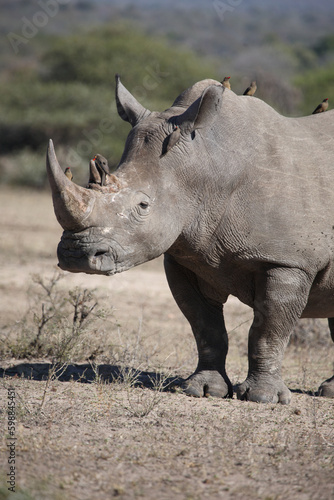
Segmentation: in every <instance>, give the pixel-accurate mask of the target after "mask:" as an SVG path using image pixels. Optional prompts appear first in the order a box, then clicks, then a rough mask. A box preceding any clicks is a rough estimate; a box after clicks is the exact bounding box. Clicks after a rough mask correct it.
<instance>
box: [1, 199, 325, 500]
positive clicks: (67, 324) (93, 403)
mask: <svg viewBox="0 0 334 500" xmlns="http://www.w3.org/2000/svg"><path fill="white" fill-rule="evenodd" d="M36 196H37V195H36V194H34V193H33V194H32V193H25V192H20V193H19V195H15V193H14V194H13V198H11V197H10V196H9V194H8V192H6V193H3V192H0V224H1V230H2V234H3V235H4V240H3V242H1V244H0V245H1V246H0V255H1V258H2V259H4V260H3V262H7V265H6V266H4V267H3V269H2V274H1V276H0V292H1V299H2V300H1V323H2V330H1V335H2V337H1V338H2V341H3V343H2V347H1V349H2V362H1V365H2V367H3V368H5V369H6V372H5V373H7V374H8V375H7V376H6V374H5V375H4V376H3V377H2V378H1V379H0V426H1V427H0V428H1V429H4V430H5V432H2V433H1V438H0V455H1V457H2V458H3V460H2V462H1V463H2V464H4V465H3V466H2V467H1V471H0V473H1V478H0V481H2V483H1V482H0V484H2V485H3V486H2V487H1V488H0V500H5V499H6V500H7V499H8V500H9V499H10V496H9V493H10V492H8V490H7V488H6V484H5V481H6V473H7V472H8V470H7V465H8V464H7V455H8V448H7V446H6V445H7V442H8V440H7V435H6V428H7V407H6V399H7V390H8V388H9V387H12V388H13V389H14V390H15V395H16V399H15V401H16V424H17V425H16V436H17V472H18V476H17V478H18V480H17V492H20V495H21V496H19V497H17V498H22V499H26V500H28V499H30V498H33V499H37V500H40V499H43V500H44V499H45V500H58V499H59V500H60V499H63V498H66V499H69V500H72V499H73V500H74V499H80V500H82V499H87V500H88V499H95V498H96V499H97V498H101V496H104V497H106V498H113V497H119V498H124V499H129V500H130V499H135V498H136V499H137V498H147V499H149V500H155V499H156V498H161V499H163V500H169V499H170V498H174V499H175V500H179V499H188V500H190V499H195V500H197V499H198V500H202V499H205V498H208V499H210V500H211V499H214V500H215V499H217V500H218V499H224V500H225V499H237V500H238V499H240V500H241V499H242V500H244V499H245V498H247V499H250V500H252V499H256V500H257V499H259V500H260V499H261V500H265V499H266V500H269V499H276V500H280V499H284V500H286V499H287V500H290V499H291V500H292V499H293V500H294V499H298V500H299V499H300V500H311V499H313V498H317V499H319V500H328V499H329V498H332V497H333V495H334V479H333V478H334V475H333V469H334V402H333V401H331V400H326V399H321V398H317V397H314V396H313V395H312V394H314V393H315V391H316V389H317V387H318V385H319V383H320V382H321V381H322V380H324V379H325V378H328V377H329V376H330V375H331V368H332V364H333V351H334V349H333V346H332V344H331V342H330V338H329V334H328V331H327V326H326V324H325V323H323V322H320V323H319V322H316V323H312V322H311V323H308V325H309V326H306V325H304V326H303V327H301V328H304V329H305V328H306V329H308V330H310V331H312V332H313V331H314V333H313V334H312V335H313V338H311V339H310V340H308V342H307V343H304V342H303V340H301V341H293V342H292V343H291V344H290V346H289V347H288V349H287V352H286V357H285V361H284V371H283V375H284V379H285V380H286V382H287V384H288V386H289V387H290V388H291V389H292V390H293V391H294V392H293V398H292V403H291V405H290V406H287V407H286V406H281V405H259V404H255V403H245V402H240V401H237V400H236V399H233V400H217V399H213V398H205V399H195V398H188V397H185V396H184V395H183V394H180V393H179V392H178V391H176V392H171V391H168V390H166V386H168V384H169V383H170V381H171V379H173V378H174V377H184V376H187V375H188V374H189V373H191V372H192V371H193V369H194V368H195V366H196V361H197V359H196V347H195V343H194V340H193V338H192V334H191V332H190V329H189V327H188V325H187V323H186V321H185V320H184V318H182V316H181V315H180V313H179V311H178V309H177V307H176V305H175V304H174V302H173V299H172V297H171V295H170V292H169V290H168V287H167V284H166V281H165V278H164V276H163V274H162V269H161V262H160V263H159V262H152V263H150V264H147V265H144V266H141V267H140V268H138V269H134V270H132V271H129V272H127V273H124V274H123V275H119V276H115V277H113V278H105V277H97V276H85V275H72V274H67V273H66V274H65V277H64V279H57V278H55V276H54V270H53V269H54V264H55V261H56V259H55V255H54V249H55V247H56V245H57V241H58V238H59V232H58V233H57V231H58V226H57V223H56V221H55V220H54V218H53V214H52V208H51V205H50V204H49V201H50V200H49V198H48V197H46V196H44V195H39V196H38V203H36V199H35V197H36ZM18 199H19V200H20V207H22V206H23V207H24V209H23V211H22V212H21V211H19V212H18V210H17V207H18V203H17V200H18ZM41 207H42V208H41ZM41 210H42V212H43V213H44V214H45V215H44V219H43V220H41V218H40V215H39V214H40V211H41ZM29 211H30V215H29V218H27V213H28V212H29ZM8 220H10V221H11V224H8ZM29 224H32V226H33V227H34V231H33V230H32V229H31V231H29V227H32V226H29ZM23 228H24V229H23ZM45 235H47V237H46V238H45ZM19 239H20V241H19ZM18 241H19V245H20V251H19V249H18V248H17V244H18ZM41 241H42V242H43V243H41ZM36 273H38V275H39V278H38V279H37V280H36V279H35V282H34V283H33V284H32V285H31V275H32V274H36ZM52 283H54V285H52V286H51V285H50V284H52ZM50 286H51V291H50ZM27 290H29V295H28V296H27ZM37 290H38V291H39V292H38V294H39V295H38V294H37ZM43 290H44V291H43ZM40 292H41V293H42V296H41V294H40ZM51 296H52V297H56V298H53V299H52V300H51ZM41 297H43V298H41ZM47 297H49V299H48V300H47ZM28 298H29V300H28ZM42 304H44V306H43V305H42ZM51 304H53V305H52V307H51ZM95 304H96V305H95ZM81 306H84V307H82V308H81V309H80V307H81ZM27 308H29V311H28V314H27ZM56 310H57V311H58V313H57V314H55V311H56ZM87 311H90V313H89V314H88V316H86V317H85V314H86V312H87ZM99 311H103V313H101V314H99V313H98V312H99ZM75 316H76V319H75V320H74V318H75ZM50 317H51V319H48V320H47V318H50ZM251 317H252V314H251V311H250V310H249V309H248V308H246V307H244V306H242V305H241V304H239V303H238V302H237V301H236V300H235V299H232V300H230V301H229V303H228V304H227V307H226V322H227V327H228V330H229V332H230V351H229V356H228V363H227V365H228V373H229V374H230V377H231V379H232V382H233V383H237V382H240V381H242V380H243V378H244V377H245V375H246V372H247V330H248V328H249V325H250V322H251ZM80 318H81V319H82V321H81V319H80ZM23 320H24V321H23ZM46 320H47V321H46ZM86 320H87V322H86ZM22 321H23V322H22ZM80 322H81V325H80ZM13 325H14V326H13ZM52 325H53V326H52ZM78 325H80V328H79V330H77V329H76V327H77V326H78ZM23 326H24V328H23ZM302 331H303V330H300V331H299V332H298V335H299V336H301V338H302V339H303V338H304V336H303V334H302ZM306 333H307V332H306ZM66 339H67V340H66ZM15 349H16V350H17V351H15ZM13 354H15V355H16V356H18V357H20V356H29V357H31V356H36V355H37V354H38V355H39V356H43V358H40V357H38V358H36V357H33V358H30V359H27V358H24V359H23V358H22V359H13V358H12V357H11V358H9V357H8V356H13ZM5 357H6V358H7V359H4V358H5ZM88 358H89V359H88ZM52 361H53V364H52ZM57 363H58V364H57ZM55 366H57V367H58V369H59V368H61V367H62V369H65V368H66V370H65V372H64V373H63V374H62V375H61V373H60V372H59V371H52V370H53V369H54V367H55ZM50 368H51V371H50ZM15 372H16V375H15ZM9 374H10V376H9ZM14 498H16V497H12V500H14Z"/></svg>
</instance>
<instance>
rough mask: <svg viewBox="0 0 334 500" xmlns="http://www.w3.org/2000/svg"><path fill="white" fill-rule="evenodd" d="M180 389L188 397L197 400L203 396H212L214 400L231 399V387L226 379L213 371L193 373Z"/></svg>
mask: <svg viewBox="0 0 334 500" xmlns="http://www.w3.org/2000/svg"><path fill="white" fill-rule="evenodd" d="M182 389H183V391H184V392H185V393H186V394H187V395H188V396H194V397H197V398H201V397H203V396H205V397H209V396H213V397H215V398H232V397H233V387H232V384H231V382H230V381H229V379H228V377H227V376H226V375H225V376H223V375H221V373H219V372H218V371H213V370H201V371H198V372H195V373H194V374H193V375H191V376H190V377H189V378H187V380H185V382H184V383H183V384H182Z"/></svg>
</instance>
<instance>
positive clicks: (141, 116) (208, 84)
mask: <svg viewBox="0 0 334 500" xmlns="http://www.w3.org/2000/svg"><path fill="white" fill-rule="evenodd" d="M222 92H223V87H222V86H219V85H218V82H215V81H213V80H205V81H203V82H199V83H197V84H195V85H194V86H193V87H192V88H191V89H188V91H185V92H184V93H183V94H181V96H179V97H178V98H177V99H176V101H175V102H174V104H173V106H172V107H171V108H170V109H169V110H167V111H165V112H162V113H157V112H150V111H149V110H147V109H145V108H144V107H143V106H142V105H141V104H140V103H139V102H138V101H137V100H136V99H135V98H134V97H133V96H132V95H131V94H130V92H128V91H127V90H126V88H125V87H124V86H123V85H122V83H121V82H120V78H119V77H118V76H116V104H117V110H118V113H119V115H120V117H121V118H122V119H123V120H126V121H128V122H129V123H130V124H131V125H132V130H131V131H130V133H129V135H128V138H127V141H126V144H125V149H124V152H123V155H122V158H121V161H120V163H119V165H118V167H117V169H116V171H115V173H114V174H106V177H105V180H104V182H103V183H101V178H100V176H99V173H98V170H97V168H96V165H95V162H94V160H91V162H90V181H89V184H88V186H87V187H86V188H84V187H81V186H78V185H76V184H75V183H73V182H72V181H71V180H69V179H68V178H67V177H66V176H65V174H64V172H63V169H62V168H61V167H60V165H59V163H58V161H57V158H56V154H55V151H54V148H53V144H52V141H50V144H49V148H48V153H47V171H48V176H49V182H50V186H51V190H52V197H53V204H54V210H55V214H56V216H57V219H58V222H59V223H60V225H61V226H62V228H63V229H64V233H63V236H62V238H61V241H60V243H59V245H58V259H59V266H60V267H61V268H62V269H65V270H68V271H72V272H85V273H90V274H105V275H113V274H115V273H118V272H122V271H125V270H127V269H129V268H131V267H133V266H136V265H139V264H141V263H143V262H146V261H149V260H151V259H154V258H156V257H158V256H160V255H161V254H162V253H164V252H166V251H167V250H168V249H169V248H170V247H171V246H172V245H173V244H174V243H175V242H176V241H177V239H178V238H179V237H180V235H181V234H182V232H183V230H184V228H185V227H186V226H187V225H189V224H190V223H191V221H192V219H193V212H194V211H195V210H196V193H195V192H194V190H193V189H191V183H192V182H191V181H189V175H185V163H187V164H188V165H189V163H191V161H192V160H193V159H194V158H195V157H197V155H196V152H195V150H194V147H193V142H195V141H194V139H195V136H196V131H198V130H199V129H201V128H202V127H204V126H206V125H207V124H208V123H210V120H212V115H213V114H214V113H215V112H217V108H218V107H219V105H220V102H221V97H222ZM185 158H187V162H185ZM196 159H197V160H198V158H196ZM187 168H188V169H189V166H188V167H187Z"/></svg>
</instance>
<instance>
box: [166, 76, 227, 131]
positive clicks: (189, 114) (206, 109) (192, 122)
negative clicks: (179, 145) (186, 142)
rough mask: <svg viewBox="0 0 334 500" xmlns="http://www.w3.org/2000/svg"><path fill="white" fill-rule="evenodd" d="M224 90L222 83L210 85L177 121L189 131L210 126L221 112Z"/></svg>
mask: <svg viewBox="0 0 334 500" xmlns="http://www.w3.org/2000/svg"><path fill="white" fill-rule="evenodd" d="M223 92H224V87H223V86H222V85H210V86H209V87H207V88H206V89H205V90H204V91H203V93H202V95H201V97H199V98H198V99H197V100H196V101H195V102H193V103H192V104H191V105H190V106H189V108H188V109H187V110H186V111H185V112H184V113H182V115H180V116H178V117H177V120H176V123H177V124H178V125H179V126H180V128H181V129H183V130H185V131H187V132H189V133H190V132H192V131H193V130H196V129H200V128H204V127H207V126H210V125H211V124H212V123H213V122H214V121H215V119H216V117H217V116H218V114H219V111H220V108H221V105H222V98H223Z"/></svg>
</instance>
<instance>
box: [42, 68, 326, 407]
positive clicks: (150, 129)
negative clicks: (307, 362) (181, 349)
mask: <svg viewBox="0 0 334 500" xmlns="http://www.w3.org/2000/svg"><path fill="white" fill-rule="evenodd" d="M116 102H117V109H118V112H119V114H120V116H121V118H123V119H124V120H127V121H128V122H130V124H131V125H132V130H131V131H130V133H129V136H128V138H127V141H126V144H125V149H124V153H123V156H122V158H121V161H120V163H119V165H118V168H117V170H116V171H115V174H109V173H107V174H105V175H104V182H101V178H102V177H101V175H100V174H99V170H98V168H97V165H96V163H95V161H91V164H90V167H91V173H90V183H89V185H88V187H87V188H83V187H79V186H77V185H75V184H74V183H72V182H71V181H70V180H69V179H68V178H67V177H66V176H65V175H64V173H63V171H62V169H61V168H60V166H59V164H58V162H57V159H56V156H55V153H54V149H53V145H52V142H50V146H49V150H48V161H47V165H48V174H49V179H50V184H51V188H52V195H53V202H54V208H55V213H56V216H57V218H58V221H59V223H60V224H61V226H62V227H63V229H64V230H65V231H64V234H63V236H62V239H61V242H60V243H59V247H58V258H59V265H60V267H61V268H62V269H66V270H69V271H72V272H85V273H100V274H107V275H113V274H115V273H119V272H121V271H125V270H127V269H129V268H131V267H133V266H136V265H138V264H141V263H143V262H146V261H148V260H150V259H154V258H155V257H158V256H159V255H161V254H165V270H166V274H167V279H168V283H169V285H170V288H171V291H172V293H173V296H174V298H175V300H176V302H177V304H178V305H179V307H180V309H181V311H182V312H183V314H184V315H185V316H186V318H187V319H188V321H189V323H190V325H191V327H192V330H193V333H194V336H195V339H196V342H197V347H198V356H199V361H198V366H197V369H196V371H195V373H194V374H193V375H191V376H190V377H189V378H188V379H187V381H186V382H185V384H184V390H185V392H186V393H187V394H190V395H195V396H202V395H206V394H210V395H212V396H218V397H226V396H231V395H232V392H233V391H232V385H231V382H230V380H229V378H228V377H227V375H226V371H225V358H226V355H227V350H228V339H227V334H226V329H225V326H224V319H223V314H222V308H223V306H222V305H223V304H224V303H225V302H226V299H227V297H228V296H229V295H230V294H232V295H234V296H236V297H238V298H239V299H240V300H241V301H242V302H244V303H245V304H247V305H249V306H250V307H252V308H253V310H254V321H253V324H252V326H251V328H250V332H249V371H248V376H247V378H246V380H245V381H244V382H243V383H242V384H240V385H239V386H238V388H237V394H238V397H239V398H240V399H246V400H251V401H259V402H270V403H272V402H280V403H288V402H289V401H290V391H289V390H288V388H287V387H286V385H285V384H284V382H283V381H282V378H281V363H282V358H283V353H284V349H285V347H286V345H287V343H288V340H289V336H290V333H291V330H292V329H293V327H294V325H295V324H296V322H297V320H298V318H300V317H312V318H313V317H325V318H329V327H330V330H331V334H332V338H333V340H334V194H333V191H334V111H328V112H326V113H322V114H320V115H313V116H307V117H303V118H286V117H284V116H281V115H280V114H278V113H277V112H276V111H274V110H273V109H272V108H271V107H270V106H268V105H267V104H265V103H264V102H263V101H261V100H259V99H257V98H255V97H248V96H237V95H235V94H234V93H233V92H232V91H230V90H226V89H224V87H223V86H222V85H221V84H219V82H217V81H215V80H204V81H200V82H198V83H196V84H195V85H193V86H192V87H191V88H189V89H188V90H186V91H184V92H183V93H182V94H181V95H180V96H179V97H178V98H177V99H176V100H175V102H174V104H173V105H172V107H171V108H169V109H167V110H166V111H164V112H162V113H159V112H151V111H149V110H147V109H145V108H144V107H143V106H142V105H141V104H140V103H139V102H138V101H137V100H136V99H135V98H134V97H133V96H132V95H131V94H130V93H129V92H128V91H127V90H126V89H125V87H124V86H123V85H122V84H121V82H120V79H119V77H116ZM319 392H320V394H322V395H324V396H328V397H334V377H332V378H331V379H329V380H327V381H326V382H324V383H323V384H322V385H321V387H320V391H319Z"/></svg>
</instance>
